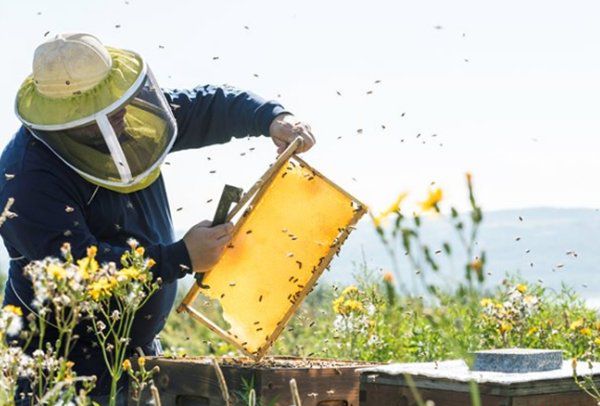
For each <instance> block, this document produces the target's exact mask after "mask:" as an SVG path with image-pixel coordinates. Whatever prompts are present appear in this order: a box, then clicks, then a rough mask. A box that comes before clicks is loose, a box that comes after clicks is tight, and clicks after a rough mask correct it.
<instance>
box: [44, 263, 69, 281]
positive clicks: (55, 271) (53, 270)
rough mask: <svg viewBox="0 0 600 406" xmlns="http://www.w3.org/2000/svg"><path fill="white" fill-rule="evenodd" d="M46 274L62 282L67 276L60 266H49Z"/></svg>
mask: <svg viewBox="0 0 600 406" xmlns="http://www.w3.org/2000/svg"><path fill="white" fill-rule="evenodd" d="M47 271H48V274H49V275H50V276H51V277H52V278H54V279H58V280H62V279H64V278H65V277H66V276H67V271H66V270H65V268H63V267H62V266H60V265H56V264H50V265H48V268H47Z"/></svg>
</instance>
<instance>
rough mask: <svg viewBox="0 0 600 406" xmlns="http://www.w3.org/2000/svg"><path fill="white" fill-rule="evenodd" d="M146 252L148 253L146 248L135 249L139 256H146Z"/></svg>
mask: <svg viewBox="0 0 600 406" xmlns="http://www.w3.org/2000/svg"><path fill="white" fill-rule="evenodd" d="M144 252H146V251H145V250H144V247H137V248H136V249H135V253H136V254H138V255H144Z"/></svg>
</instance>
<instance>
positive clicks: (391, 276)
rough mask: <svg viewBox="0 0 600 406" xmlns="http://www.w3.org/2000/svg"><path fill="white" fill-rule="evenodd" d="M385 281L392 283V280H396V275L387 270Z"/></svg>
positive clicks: (384, 276)
mask: <svg viewBox="0 0 600 406" xmlns="http://www.w3.org/2000/svg"><path fill="white" fill-rule="evenodd" d="M383 281H384V282H385V283H392V282H394V275H392V273H391V272H386V273H385V274H384V275H383Z"/></svg>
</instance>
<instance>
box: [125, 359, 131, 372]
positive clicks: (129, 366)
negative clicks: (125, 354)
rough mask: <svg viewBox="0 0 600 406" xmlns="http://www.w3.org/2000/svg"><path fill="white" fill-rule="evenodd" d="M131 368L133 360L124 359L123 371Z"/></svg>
mask: <svg viewBox="0 0 600 406" xmlns="http://www.w3.org/2000/svg"><path fill="white" fill-rule="evenodd" d="M130 369H131V361H129V360H128V359H126V360H125V361H123V371H129V370H130Z"/></svg>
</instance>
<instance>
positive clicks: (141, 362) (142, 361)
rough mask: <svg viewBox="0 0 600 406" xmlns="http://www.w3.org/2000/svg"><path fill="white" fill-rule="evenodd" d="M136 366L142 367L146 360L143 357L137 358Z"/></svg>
mask: <svg viewBox="0 0 600 406" xmlns="http://www.w3.org/2000/svg"><path fill="white" fill-rule="evenodd" d="M138 365H139V366H141V367H142V368H143V367H144V365H146V358H144V357H139V358H138Z"/></svg>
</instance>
